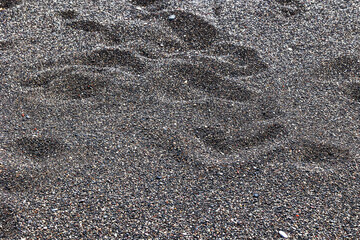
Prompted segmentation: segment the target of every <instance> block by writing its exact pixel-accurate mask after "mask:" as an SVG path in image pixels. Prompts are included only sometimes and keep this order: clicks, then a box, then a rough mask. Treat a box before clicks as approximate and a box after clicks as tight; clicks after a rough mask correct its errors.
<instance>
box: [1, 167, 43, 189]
mask: <svg viewBox="0 0 360 240" xmlns="http://www.w3.org/2000/svg"><path fill="white" fill-rule="evenodd" d="M39 179H40V174H39V173H38V172H37V171H34V170H32V169H20V168H18V169H17V168H11V167H5V166H2V165H1V166H0V188H2V189H3V190H5V191H8V192H19V191H20V192H22V191H31V190H33V189H34V188H35V187H37V186H38V185H39V183H38V180H39Z"/></svg>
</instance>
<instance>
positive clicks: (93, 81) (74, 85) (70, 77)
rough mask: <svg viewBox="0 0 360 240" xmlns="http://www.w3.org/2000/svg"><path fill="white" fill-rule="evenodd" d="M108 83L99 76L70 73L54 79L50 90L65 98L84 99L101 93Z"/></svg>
mask: <svg viewBox="0 0 360 240" xmlns="http://www.w3.org/2000/svg"><path fill="white" fill-rule="evenodd" d="M107 85H108V82H106V81H105V80H103V79H101V78H100V77H99V76H95V75H93V76H90V75H84V74H80V73H69V74H66V75H65V76H63V77H62V78H58V79H57V80H56V81H53V83H52V84H51V86H50V87H49V90H50V91H51V92H53V93H55V94H56V95H59V96H61V97H62V98H64V99H68V98H70V99H83V98H89V97H94V96H97V95H99V94H101V92H102V91H103V90H104V89H105V88H106V86H107Z"/></svg>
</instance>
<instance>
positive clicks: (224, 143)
mask: <svg viewBox="0 0 360 240" xmlns="http://www.w3.org/2000/svg"><path fill="white" fill-rule="evenodd" d="M285 132H286V131H285V128H284V126H282V125H281V124H272V125H269V126H264V127H263V129H261V130H259V131H258V132H257V133H256V134H255V135H252V136H251V135H250V136H244V135H245V134H244V135H243V134H240V135H239V134H232V135H230V136H229V134H226V133H225V132H224V131H222V130H219V129H216V128H213V127H202V128H197V129H195V134H196V135H197V137H199V138H201V139H202V140H203V141H204V143H205V144H206V145H207V146H209V147H211V148H213V149H215V150H216V151H218V152H220V153H224V154H231V153H233V152H236V151H239V150H241V149H243V148H248V147H254V146H257V145H260V144H263V143H264V142H266V141H269V140H272V139H275V138H276V137H279V136H281V135H284V134H285Z"/></svg>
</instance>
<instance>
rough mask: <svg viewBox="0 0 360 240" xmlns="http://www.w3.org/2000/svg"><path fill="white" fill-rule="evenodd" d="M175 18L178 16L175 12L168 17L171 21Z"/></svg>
mask: <svg viewBox="0 0 360 240" xmlns="http://www.w3.org/2000/svg"><path fill="white" fill-rule="evenodd" d="M175 18H176V16H175V15H174V14H172V15H170V16H169V17H168V19H169V20H170V21H172V20H175Z"/></svg>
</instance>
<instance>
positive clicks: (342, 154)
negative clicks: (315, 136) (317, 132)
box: [298, 141, 349, 164]
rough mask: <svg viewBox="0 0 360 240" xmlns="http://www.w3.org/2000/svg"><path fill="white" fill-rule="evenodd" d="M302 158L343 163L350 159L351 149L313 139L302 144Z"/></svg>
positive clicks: (303, 159) (319, 161) (313, 161)
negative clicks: (313, 140)
mask: <svg viewBox="0 0 360 240" xmlns="http://www.w3.org/2000/svg"><path fill="white" fill-rule="evenodd" d="M298 151H299V153H300V156H301V157H300V159H301V161H304V162H312V163H321V162H333V163H335V164H336V163H341V162H343V161H347V160H348V159H349V151H348V150H346V149H342V148H339V147H337V146H335V145H331V144H322V143H317V142H312V141H304V142H303V143H301V144H300V149H299V150H298Z"/></svg>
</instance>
